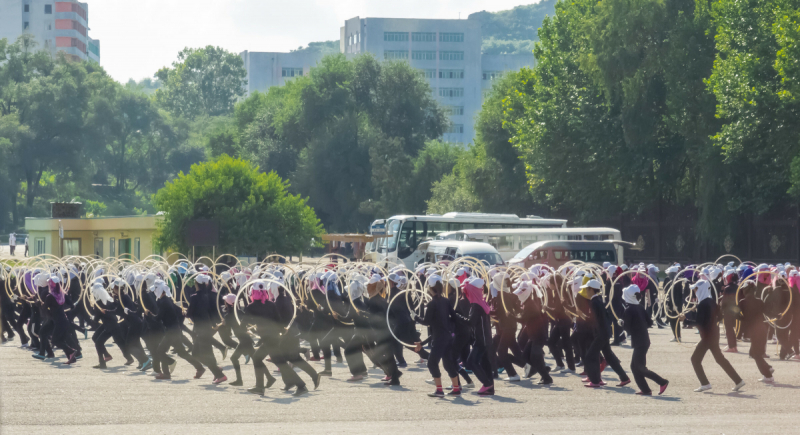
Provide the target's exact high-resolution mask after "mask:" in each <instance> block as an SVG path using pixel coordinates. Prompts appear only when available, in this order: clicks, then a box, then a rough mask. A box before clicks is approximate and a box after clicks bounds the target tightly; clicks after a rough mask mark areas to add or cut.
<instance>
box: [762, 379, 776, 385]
mask: <svg viewBox="0 0 800 435" xmlns="http://www.w3.org/2000/svg"><path fill="white" fill-rule="evenodd" d="M758 382H763V383H765V384H774V383H775V378H761V379H759V380H758Z"/></svg>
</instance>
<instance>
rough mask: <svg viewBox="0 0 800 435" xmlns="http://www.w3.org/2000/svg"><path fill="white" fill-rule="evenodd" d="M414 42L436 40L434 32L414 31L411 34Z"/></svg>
mask: <svg viewBox="0 0 800 435" xmlns="http://www.w3.org/2000/svg"><path fill="white" fill-rule="evenodd" d="M411 40H412V41H414V42H436V32H414V33H412V34H411Z"/></svg>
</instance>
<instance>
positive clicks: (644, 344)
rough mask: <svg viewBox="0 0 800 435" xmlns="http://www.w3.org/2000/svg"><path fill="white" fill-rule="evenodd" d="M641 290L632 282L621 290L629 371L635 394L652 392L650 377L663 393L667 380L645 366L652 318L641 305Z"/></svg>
mask: <svg viewBox="0 0 800 435" xmlns="http://www.w3.org/2000/svg"><path fill="white" fill-rule="evenodd" d="M642 297H643V295H642V291H641V289H640V288H639V286H637V285H636V284H632V285H630V286H628V287H625V289H623V290H622V300H623V302H624V303H625V311H624V312H623V314H622V319H621V321H622V326H623V328H625V332H626V333H627V334H628V336H629V337H630V338H631V346H632V347H633V356H632V357H631V373H632V374H633V380H635V381H636V385H638V386H639V391H638V392H637V393H636V394H639V395H642V396H650V395H652V394H653V392H652V390H650V386H649V385H647V379H651V380H652V381H653V382H655V383H657V384H658V385H659V386H660V387H661V388H660V389H659V391H658V395H659V396H660V395H662V394H664V391H666V390H667V386H668V385H669V381H668V380H666V379H664V378H662V377H661V376H659V375H657V374H656V373H654V372H652V371H650V370H649V369H648V368H647V350H648V349H650V333H649V332H648V331H647V329H648V328H650V327H652V325H653V320H652V318H651V317H650V316H648V315H647V311H645V309H644V308H643V307H642V305H641V303H640V302H641V300H642Z"/></svg>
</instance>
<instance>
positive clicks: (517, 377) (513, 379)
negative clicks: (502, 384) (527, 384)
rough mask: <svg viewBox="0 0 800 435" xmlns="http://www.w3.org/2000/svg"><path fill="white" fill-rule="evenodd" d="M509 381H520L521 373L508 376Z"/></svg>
mask: <svg viewBox="0 0 800 435" xmlns="http://www.w3.org/2000/svg"><path fill="white" fill-rule="evenodd" d="M506 380H507V381H508V382H519V375H516V376H509V377H507V378H506Z"/></svg>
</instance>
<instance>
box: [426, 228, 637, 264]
mask: <svg viewBox="0 0 800 435" xmlns="http://www.w3.org/2000/svg"><path fill="white" fill-rule="evenodd" d="M621 239H622V235H621V234H620V232H619V230H617V229H614V228H604V227H598V228H511V229H473V230H459V231H450V232H446V233H441V234H439V235H438V236H436V240H459V241H465V242H484V243H488V244H490V245H492V246H494V247H495V249H497V252H499V253H500V256H501V257H503V260H505V261H509V260H511V259H512V258H514V256H515V255H516V254H517V253H518V252H519V251H520V250H521V249H523V248H525V247H526V246H529V245H530V244H532V243H536V242H543V241H547V240H564V241H580V240H588V241H611V240H614V241H616V240H621Z"/></svg>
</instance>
